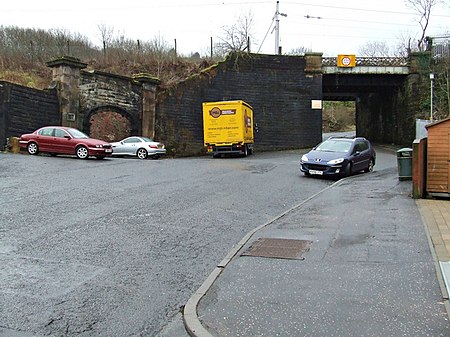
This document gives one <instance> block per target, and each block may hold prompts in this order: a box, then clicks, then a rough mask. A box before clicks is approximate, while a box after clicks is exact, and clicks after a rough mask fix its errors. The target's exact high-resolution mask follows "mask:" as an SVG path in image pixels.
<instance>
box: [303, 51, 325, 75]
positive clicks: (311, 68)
mask: <svg viewBox="0 0 450 337" xmlns="http://www.w3.org/2000/svg"><path fill="white" fill-rule="evenodd" d="M322 55H323V54H322V53H305V60H306V65H305V72H306V73H320V74H321V73H322Z"/></svg>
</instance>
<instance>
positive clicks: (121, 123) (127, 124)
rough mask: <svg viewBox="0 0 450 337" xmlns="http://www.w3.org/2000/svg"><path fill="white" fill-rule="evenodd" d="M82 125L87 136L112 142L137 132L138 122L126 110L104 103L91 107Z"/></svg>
mask: <svg viewBox="0 0 450 337" xmlns="http://www.w3.org/2000/svg"><path fill="white" fill-rule="evenodd" d="M83 124H84V127H83V129H84V130H85V131H86V133H87V134H89V136H91V137H93V138H98V139H102V140H105V141H107V142H114V141H118V140H121V139H123V138H125V137H128V136H130V135H133V134H134V135H137V134H138V130H139V127H138V122H137V121H136V120H135V119H134V118H133V116H132V115H130V114H129V113H128V112H127V111H126V110H124V109H121V108H119V107H116V106H111V105H105V106H100V107H96V108H93V109H91V110H90V111H89V112H88V113H87V114H86V115H85V118H84V122H83Z"/></svg>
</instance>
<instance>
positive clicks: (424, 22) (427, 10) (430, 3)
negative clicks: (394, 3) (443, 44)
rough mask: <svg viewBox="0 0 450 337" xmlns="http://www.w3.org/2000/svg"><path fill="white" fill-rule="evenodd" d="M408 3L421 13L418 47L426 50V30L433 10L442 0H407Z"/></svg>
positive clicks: (420, 49)
mask: <svg viewBox="0 0 450 337" xmlns="http://www.w3.org/2000/svg"><path fill="white" fill-rule="evenodd" d="M405 2H406V5H407V6H408V7H410V8H412V9H413V10H414V11H415V12H416V13H417V14H418V15H419V20H418V22H419V25H420V27H421V29H422V31H421V35H420V38H419V39H418V40H417V49H418V50H419V51H424V50H425V49H426V45H427V43H426V40H425V39H426V31H427V28H428V25H429V23H430V17H431V11H432V9H433V7H434V6H435V5H437V4H438V3H441V2H442V0H405Z"/></svg>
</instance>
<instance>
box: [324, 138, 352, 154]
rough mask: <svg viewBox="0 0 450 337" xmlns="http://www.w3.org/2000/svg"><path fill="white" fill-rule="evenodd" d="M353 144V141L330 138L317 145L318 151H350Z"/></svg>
mask: <svg viewBox="0 0 450 337" xmlns="http://www.w3.org/2000/svg"><path fill="white" fill-rule="evenodd" d="M351 146H352V142H351V141H343V140H333V139H329V140H326V141H324V142H323V143H321V144H320V145H318V146H317V147H316V150H317V151H326V152H348V151H350V148H351Z"/></svg>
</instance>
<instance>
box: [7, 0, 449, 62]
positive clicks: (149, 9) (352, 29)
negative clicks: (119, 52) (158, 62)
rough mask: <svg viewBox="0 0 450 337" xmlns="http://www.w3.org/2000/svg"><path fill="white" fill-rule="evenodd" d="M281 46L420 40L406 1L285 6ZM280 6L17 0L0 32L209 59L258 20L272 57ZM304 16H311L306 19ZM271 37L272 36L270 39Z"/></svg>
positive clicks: (442, 27)
mask: <svg viewBox="0 0 450 337" xmlns="http://www.w3.org/2000/svg"><path fill="white" fill-rule="evenodd" d="M279 7H280V12H281V13H283V14H287V16H280V46H281V47H282V50H283V53H288V52H289V51H291V50H292V49H296V48H299V47H306V48H308V49H311V50H312V51H314V52H323V53H324V56H336V55H337V54H358V51H359V49H360V47H361V46H363V45H365V44H366V43H367V42H369V41H383V42H386V43H387V44H388V45H398V44H400V43H401V41H404V40H405V37H412V38H414V39H417V38H418V37H419V34H420V32H421V29H420V26H419V24H418V23H417V20H418V15H417V14H416V13H415V12H414V11H413V10H412V9H410V8H408V7H407V6H406V5H405V1H404V0H376V1H367V0H347V1H335V0H299V1H283V0H280V4H279ZM275 10H276V0H274V1H257V0H241V1H238V0H231V1H226V0H225V1H220V0H218V1H215V0H160V1H158V0H127V1H123V0H120V1H117V0H77V1H51V0H12V1H3V2H2V5H1V9H0V24H1V25H3V26H18V27H22V28H42V29H50V28H59V29H66V30H69V31H70V32H73V33H79V34H82V35H84V36H86V37H88V38H89V40H90V41H91V42H92V43H94V44H96V45H100V41H101V38H100V36H101V35H100V29H99V26H100V25H103V26H106V27H110V28H114V32H115V36H116V37H118V36H125V37H126V38H130V39H134V40H137V39H139V40H141V41H151V40H154V39H155V38H161V39H163V40H164V41H165V42H166V43H167V45H169V46H173V45H174V40H175V39H176V41H177V50H178V52H179V53H181V54H184V55H186V56H189V55H190V54H192V53H193V52H199V53H200V54H201V55H202V56H203V55H208V52H209V46H210V39H211V37H212V38H213V41H219V39H218V37H219V36H221V35H223V27H224V26H230V25H232V24H233V23H234V22H236V20H237V19H238V18H239V16H247V17H248V16H249V15H251V16H252V17H253V29H252V32H253V40H252V46H251V51H252V52H256V51H258V50H260V52H261V53H268V54H273V53H274V51H275V34H274V32H273V27H274V25H273V23H274V22H273V18H274V14H275ZM305 16H310V18H306V17H305ZM427 33H428V34H427V35H430V36H442V35H450V1H449V0H443V4H441V5H438V6H436V7H434V10H433V12H432V18H431V21H430V26H429V28H428V30H427ZM266 34H267V35H266Z"/></svg>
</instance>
